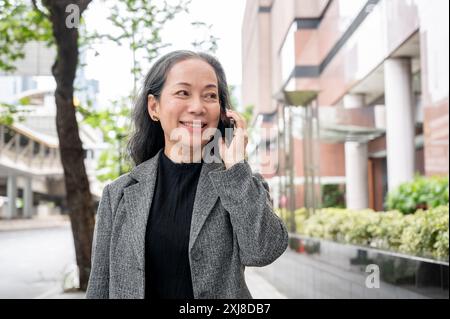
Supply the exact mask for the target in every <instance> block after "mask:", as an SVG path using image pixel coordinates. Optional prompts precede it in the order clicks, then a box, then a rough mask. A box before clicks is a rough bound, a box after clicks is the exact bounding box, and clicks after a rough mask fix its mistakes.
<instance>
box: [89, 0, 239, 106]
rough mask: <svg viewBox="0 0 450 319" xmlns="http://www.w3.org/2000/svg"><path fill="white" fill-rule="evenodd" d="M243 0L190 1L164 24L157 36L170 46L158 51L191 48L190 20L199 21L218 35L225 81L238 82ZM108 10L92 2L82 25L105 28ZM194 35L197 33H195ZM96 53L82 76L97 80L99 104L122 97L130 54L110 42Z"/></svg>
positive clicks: (130, 82)
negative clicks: (159, 35)
mask: <svg viewBox="0 0 450 319" xmlns="http://www.w3.org/2000/svg"><path fill="white" fill-rule="evenodd" d="M170 1H174V0H169V2H170ZM245 2H246V1H245V0H192V2H191V4H190V6H189V14H186V13H179V14H178V15H177V16H176V17H175V18H174V20H172V21H170V22H169V23H168V24H167V27H166V28H165V29H164V30H163V32H162V34H161V37H162V39H163V41H164V42H166V43H172V46H171V47H169V48H168V49H165V51H163V52H162V53H165V52H167V51H171V50H176V49H192V47H191V44H190V43H191V42H192V41H193V40H194V36H193V34H194V32H195V30H194V29H193V28H192V27H191V22H194V21H201V22H205V23H206V24H208V25H212V27H211V29H210V32H211V34H213V35H214V36H215V37H218V38H219V40H218V50H217V52H216V54H215V55H216V56H217V58H218V59H219V61H220V62H221V63H222V65H223V67H224V69H225V72H226V75H227V80H228V82H229V84H232V85H238V86H239V85H240V84H241V78H242V68H241V28H242V20H243V15H244V9H245ZM107 14H108V12H107V11H106V10H105V7H104V5H103V4H102V2H101V1H93V2H92V3H91V4H90V6H89V8H88V10H87V11H86V12H85V19H86V25H88V26H92V27H93V28H97V29H102V30H105V29H107V25H108V24H107V22H105V21H106V17H107ZM197 36H198V35H197ZM95 49H96V51H97V54H95V52H94V51H91V52H89V53H88V54H87V57H86V59H87V61H86V62H87V66H86V69H85V73H86V77H87V78H88V79H89V78H92V79H96V80H98V81H99V91H100V92H99V96H98V101H99V103H100V105H102V104H103V103H107V101H108V100H112V99H114V98H118V97H120V96H126V95H127V94H128V93H129V92H130V91H131V90H132V87H133V78H132V75H131V73H130V69H131V64H132V56H131V52H130V51H129V50H128V49H127V48H120V47H117V46H116V45H113V44H102V45H99V46H96V47H95Z"/></svg>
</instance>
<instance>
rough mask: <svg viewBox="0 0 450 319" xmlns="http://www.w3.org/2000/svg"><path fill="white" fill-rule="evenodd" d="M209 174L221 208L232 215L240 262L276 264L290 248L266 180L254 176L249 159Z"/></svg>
mask: <svg viewBox="0 0 450 319" xmlns="http://www.w3.org/2000/svg"><path fill="white" fill-rule="evenodd" d="M209 175H210V178H211V180H212V182H213V185H214V187H215V189H216V191H217V193H218V195H219V197H220V199H221V202H222V205H223V206H224V208H225V209H226V210H227V211H228V212H229V214H230V220H231V224H232V226H233V231H234V232H235V233H236V236H237V240H238V244H239V254H240V257H241V263H242V264H243V265H245V266H257V267H262V266H266V265H268V264H270V263H272V262H273V261H275V260H276V259H277V258H278V257H279V256H280V255H281V254H283V252H284V251H285V250H286V248H287V246H288V232H287V229H286V226H285V225H284V223H283V221H282V220H281V219H280V218H279V217H278V216H277V215H276V214H275V213H274V211H273V204H272V199H271V197H270V193H269V186H268V184H267V182H266V181H265V180H264V178H263V177H262V176H261V175H260V174H258V173H257V174H253V173H252V170H251V167H250V165H249V164H248V162H247V161H246V160H244V161H241V162H239V163H236V164H234V165H233V166H232V167H230V168H229V169H226V170H218V171H212V172H210V173H209Z"/></svg>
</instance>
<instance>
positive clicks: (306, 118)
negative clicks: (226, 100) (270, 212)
mask: <svg viewBox="0 0 450 319" xmlns="http://www.w3.org/2000/svg"><path fill="white" fill-rule="evenodd" d="M448 5H449V4H448V1H440V0H431V1H421V0H411V1H390V0H381V1H379V0H369V1H367V0H351V1H348V0H283V1H281V0H247V5H246V9H245V16H244V22H243V25H242V61H243V79H242V96H243V104H244V105H251V106H253V112H254V114H253V115H254V116H253V125H254V126H255V127H257V128H259V129H264V128H268V129H270V131H269V132H270V133H268V134H265V135H260V134H254V135H253V138H251V145H250V148H249V149H250V150H251V152H252V154H251V155H252V156H253V157H256V160H255V161H254V163H255V164H254V165H255V169H257V170H259V171H260V172H261V173H262V174H263V175H264V176H265V177H266V178H267V180H268V181H269V183H270V186H271V190H272V195H273V197H274V203H275V206H276V207H288V208H299V207H304V206H306V207H309V208H312V209H314V208H315V207H319V206H320V205H321V201H322V199H323V196H324V194H322V193H323V192H324V191H326V190H327V187H326V185H332V186H334V187H335V188H336V189H340V190H342V191H344V190H345V204H346V206H347V207H348V208H353V209H362V208H367V207H370V208H373V209H375V210H383V206H384V201H385V196H386V193H387V192H388V191H389V190H392V189H393V188H395V187H396V186H398V185H399V184H400V183H402V182H406V181H410V180H412V179H413V177H414V175H415V174H416V173H419V174H421V175H448V164H449V148H448V137H449V136H448V132H449V120H448V108H449V96H448V87H449V76H448V63H449V61H448V56H449V40H448V39H449V36H448V33H449V17H448V14H449V13H448ZM264 149H265V150H267V151H266V152H262V151H261V150H264Z"/></svg>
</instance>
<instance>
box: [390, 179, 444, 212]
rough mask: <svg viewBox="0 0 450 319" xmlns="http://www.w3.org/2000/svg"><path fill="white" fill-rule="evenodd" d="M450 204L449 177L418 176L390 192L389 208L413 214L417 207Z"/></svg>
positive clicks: (424, 207) (425, 207) (423, 207)
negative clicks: (449, 192) (449, 199)
mask: <svg viewBox="0 0 450 319" xmlns="http://www.w3.org/2000/svg"><path fill="white" fill-rule="evenodd" d="M447 204H448V177H447V176H446V177H439V176H435V177H421V176H416V177H415V178H414V180H413V181H412V182H408V183H403V184H401V185H400V186H398V187H397V188H396V189H394V190H393V191H391V192H390V193H389V194H388V197H387V201H386V205H387V208H388V210H394V209H395V210H399V211H401V212H402V213H404V214H412V213H414V212H415V211H416V210H417V209H419V208H422V209H427V208H435V207H438V206H441V205H447Z"/></svg>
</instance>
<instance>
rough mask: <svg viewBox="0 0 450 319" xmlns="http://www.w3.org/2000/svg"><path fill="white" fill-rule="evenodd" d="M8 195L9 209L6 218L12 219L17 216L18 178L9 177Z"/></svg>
mask: <svg viewBox="0 0 450 319" xmlns="http://www.w3.org/2000/svg"><path fill="white" fill-rule="evenodd" d="M6 193H7V196H8V207H7V209H6V216H5V218H7V219H11V218H14V217H16V216H17V208H16V199H17V177H16V176H14V175H11V176H8V182H7V185H6Z"/></svg>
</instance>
